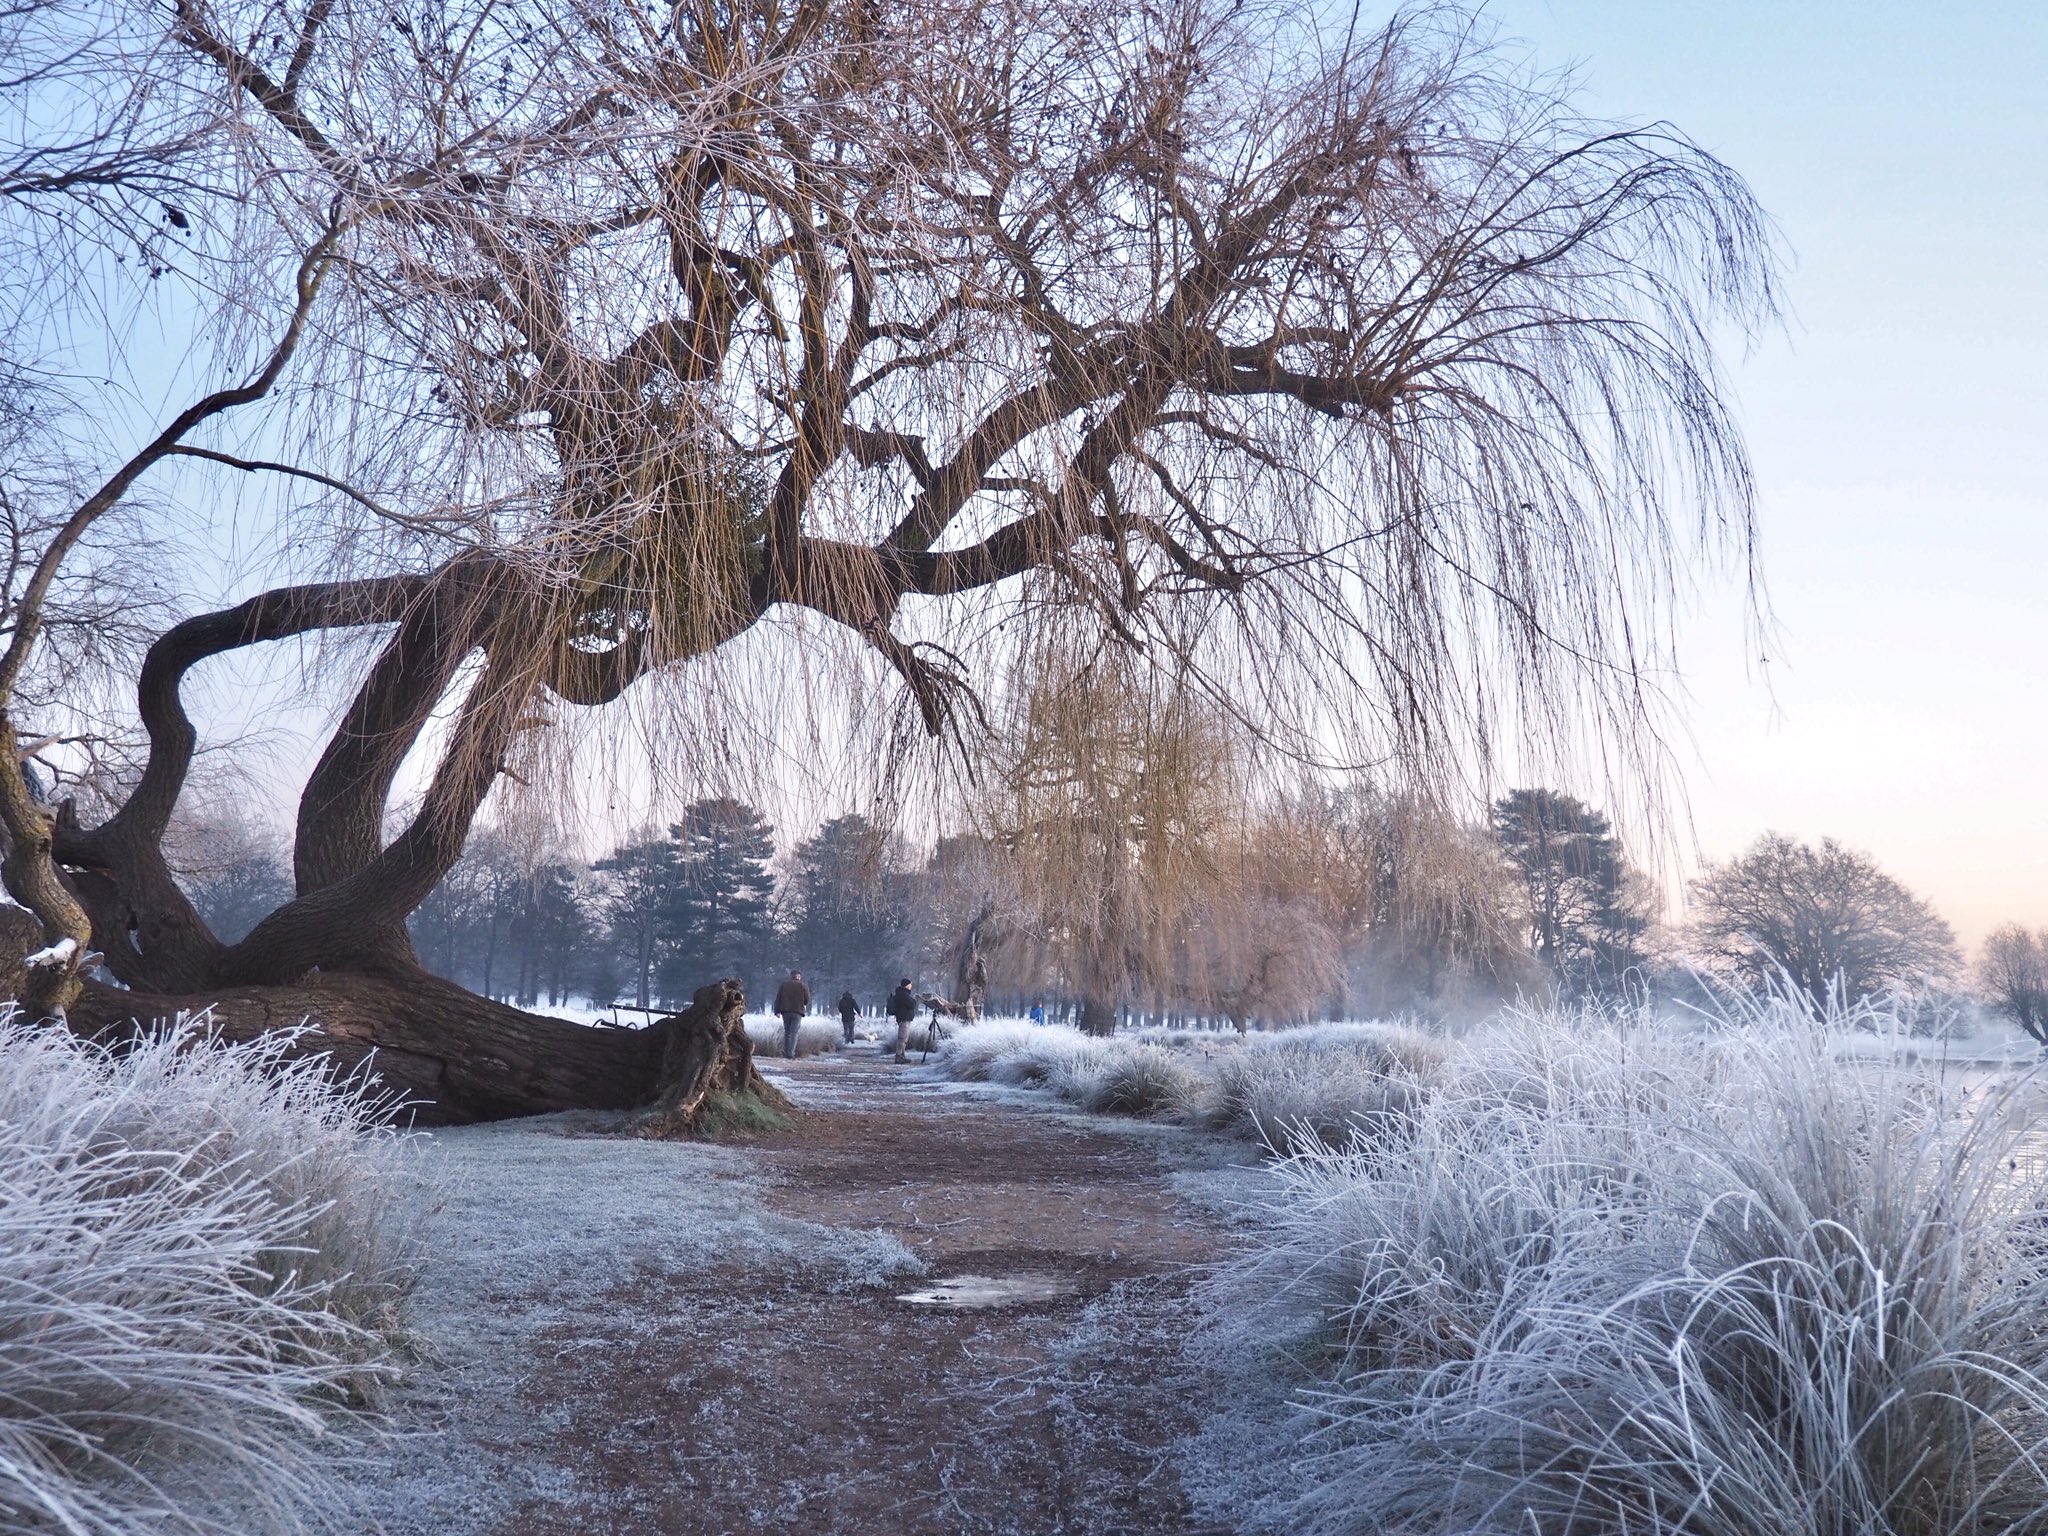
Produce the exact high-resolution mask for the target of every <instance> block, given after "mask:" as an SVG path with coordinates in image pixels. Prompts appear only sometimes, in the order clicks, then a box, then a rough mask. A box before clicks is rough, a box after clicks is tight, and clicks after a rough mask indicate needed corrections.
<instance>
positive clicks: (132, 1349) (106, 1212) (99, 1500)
mask: <svg viewBox="0 0 2048 1536" xmlns="http://www.w3.org/2000/svg"><path fill="white" fill-rule="evenodd" d="M290 1048H291V1041H290V1039H289V1038H288V1037H286V1036H274V1037H272V1038H270V1039H269V1040H267V1041H265V1042H263V1043H260V1044H257V1045H251V1046H236V1047H222V1046H219V1045H216V1044H214V1043H212V1042H211V1041H209V1040H208V1039H207V1037H206V1036H205V1034H204V1032H203V1029H201V1028H199V1027H198V1026H191V1025H188V1026H186V1027H184V1028H181V1029H178V1030H175V1031H170V1032H166V1033H164V1034H160V1035H158V1036H155V1037H153V1038H150V1039H147V1040H145V1041H143V1042H141V1043H139V1044H137V1045H136V1046H134V1047H133V1048H132V1049H130V1050H128V1051H126V1052H125V1053H123V1054H121V1055H114V1054H111V1053H109V1052H107V1051H104V1050H101V1049H98V1048H96V1047H93V1046H90V1045H86V1044H83V1043H80V1042H79V1041H77V1040H75V1039H73V1038H72V1037H70V1036H68V1035H66V1034H64V1033H62V1032H61V1031H56V1030H47V1029H45V1030H38V1029H32V1028H30V1027H28V1026H26V1025H24V1024H22V1023H21V1022H20V1021H19V1020H18V1019H16V1018H14V1017H12V1016H11V1015H9V1016H8V1017H6V1018H4V1019H0V1530H4V1531H23V1532H27V1531H62V1532H67V1533H73V1536H122V1533H131V1532H143V1531H149V1532H159V1531H161V1532H198V1531H216V1530H220V1531H227V1530H232V1531H235V1532H262V1531H287V1530H293V1529H297V1528H298V1527H299V1524H300V1517H301V1516H302V1515H303V1514H304V1513H305V1512H306V1511H308V1510H310V1509H312V1508H314V1507H315V1506H316V1505H317V1504H318V1503H319V1502H320V1501H321V1499H322V1497H323V1493H324V1490H325V1487H326V1478H327V1474H328V1471H329V1469H330V1467H331V1465H332V1463H333V1462H334V1460H335V1458H336V1455H337V1451H336V1447H335V1446H334V1445H333V1444H332V1443H331V1442H332V1441H333V1440H334V1439H335V1438H336V1436H335V1435H333V1434H331V1433H329V1431H330V1429H331V1427H332V1421H333V1419H334V1415H335V1413H336V1411H337V1410H340V1409H343V1408H345V1407H346V1406H347V1405H349V1404H351V1403H356V1402H360V1401H362V1400H363V1398H364V1397H365V1396H366V1394H372V1393H373V1392H374V1390H375V1388H376V1386H377V1385H378V1382H379V1378H380V1376H381V1374H382V1371H383V1367H382V1365H381V1363H380V1362H381V1359H382V1357H383V1355H384V1352H385V1348H386V1346H387V1344H388V1342H389V1338H390V1335H391V1334H392V1333H393V1332H394V1331H395V1329H396V1326H397V1322H398V1312H399V1307H400V1304H401V1303H402V1302H403V1300H404V1298H405V1295H406V1293H407V1290H408V1288H409V1287H410V1285H411V1284H412V1283H413V1280H414V1276H415V1264H416V1258H417V1252H418V1248H417V1243H416V1241H415V1236H414V1231H413V1227H412V1223H411V1220H410V1219H409V1218H408V1217H406V1216H405V1215H403V1214H402V1212H403V1211H404V1210H405V1209H408V1208H411V1207H413V1206H415V1205H416V1202H414V1201H411V1200H410V1198H409V1197H410V1190H409V1185H410V1184H411V1182H412V1176H411V1174H410V1172H409V1170H408V1166H407V1162H406V1155H405V1149H404V1147H403V1146H402V1144H401V1141H400V1139H399V1138H398V1137H397V1136H396V1135H395V1134H394V1133H392V1132H391V1131H390V1130H389V1129H388V1128H386V1127H385V1125H384V1123H383V1116H382V1114H381V1113H380V1107H379V1105H378V1103H377V1101H376V1098H375V1096H374V1095H373V1093H372V1091H371V1088H370V1086H369V1085H368V1084H366V1083H365V1082H362V1081H360V1080H358V1081H353V1082H349V1083H344V1084H336V1083H334V1082H333V1081H331V1080H330V1078H329V1076H328V1074H327V1073H326V1071H325V1070H324V1065H323V1063H321V1062H320V1061H319V1060H317V1059H307V1058H300V1059H296V1060H294V1059H291V1058H290V1056H289V1051H290ZM230 1508H232V1509H233V1510H234V1511H235V1513H234V1515H233V1518H232V1520H231V1521H229V1520H227V1519H226V1518H225V1517H223V1516H222V1515H221V1512H222V1511H223V1510H226V1509H230Z"/></svg>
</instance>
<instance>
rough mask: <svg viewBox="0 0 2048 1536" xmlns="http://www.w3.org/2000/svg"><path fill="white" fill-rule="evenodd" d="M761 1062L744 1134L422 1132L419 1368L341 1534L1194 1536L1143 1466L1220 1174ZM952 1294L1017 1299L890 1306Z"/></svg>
mask: <svg viewBox="0 0 2048 1536" xmlns="http://www.w3.org/2000/svg"><path fill="white" fill-rule="evenodd" d="M771 1072H772V1073H773V1075H775V1076H776V1077H777V1079H778V1080H779V1081H782V1082H783V1083H784V1084H785V1086H786V1087H787V1088H788V1089H789V1090H790V1091H791V1093H792V1094H793V1096H794V1097H795V1098H796V1099H797V1100H798V1102H799V1104H800V1105H801V1106H802V1112H801V1114H800V1116H799V1117H798V1120H797V1123H796V1124H795V1125H794V1126H793V1127H792V1128H790V1129H789V1130H787V1131H778V1132H770V1133H765V1134H762V1135H759V1136H757V1137H755V1138H752V1139H750V1140H749V1141H748V1142H746V1143H745V1144H743V1145H737V1146H734V1145H727V1146H724V1147H719V1148H708V1147H682V1148H677V1147H671V1146H666V1145H664V1144H659V1143H654V1144H650V1143H632V1142H621V1141H618V1140H616V1139H607V1138H604V1137H601V1136H592V1135H590V1134H589V1132H590V1131H592V1130H601V1129H603V1127H601V1126H592V1125H588V1124H579V1123H576V1122H566V1123H557V1124H552V1125H550V1124H546V1123H529V1124H528V1125H527V1126H525V1127H519V1126H514V1127H506V1128H488V1129H482V1130H479V1131H475V1132H467V1133H457V1134H456V1135H454V1136H444V1137H443V1138H440V1139H439V1140H438V1141H437V1144H436V1146H435V1148H434V1150H433V1151H432V1153H431V1154H430V1157H429V1159H428V1160H429V1163H430V1164H438V1163H443V1162H445V1163H446V1164H447V1165H448V1167H449V1168H450V1169H451V1170H452V1174H453V1177H454V1178H455V1179H456V1180H457V1181H458V1183H459V1186H460V1189H459V1192H458V1194H457V1195H456V1196H455V1197H453V1198H452V1199H451V1200H450V1201H449V1202H448V1208H447V1209H445V1210H444V1211H443V1212H442V1213H441V1214H440V1216H439V1217H438V1218H437V1230H439V1231H441V1232H442V1233H443V1234H444V1236H443V1237H442V1239H441V1240H440V1244H441V1246H440V1249H439V1252H438V1254H437V1261H436V1266H435V1268H434V1269H432V1270H430V1272H429V1274H428V1276H427V1278H426V1281H425V1282H424V1283H423V1286H422V1289H421V1294H420V1298H419V1305H418V1315H419V1319H420V1323H419V1330H420V1336H421V1346H422V1350H423V1352H424V1355H425V1358H424V1359H423V1361H422V1363H421V1365H420V1367H419V1368H418V1370H417V1371H416V1372H415V1374H414V1376H413V1378H412V1379H411V1380H410V1381H409V1382H408V1383H407V1384H406V1386H405V1387H404V1388H403V1389H402V1390H401V1392H400V1394H399V1397H398V1400H397V1403H396V1416H397V1418H398V1420H399V1421H400V1423H401V1425H402V1427H403V1428H404V1429H405V1432H406V1434H405V1439H404V1440H403V1441H401V1443H400V1446H399V1447H398V1451H397V1454H395V1455H390V1454H380V1455H379V1456H377V1457H376V1458H374V1459H373V1461H372V1462H371V1463H370V1464H368V1465H366V1466H365V1467H364V1469H363V1476H362V1478H361V1480H360V1483H359V1486H360V1487H361V1489H362V1492H363V1500H364V1502H363V1505H362V1507H361V1508H360V1509H359V1510H357V1511H355V1512H354V1513H355V1516H356V1517H357V1518H359V1519H361V1520H363V1521H364V1522H365V1523H368V1522H376V1523H380V1524H382V1525H384V1526H385V1528H387V1529H389V1530H391V1531H393V1532H394V1533H400V1536H407V1533H412V1532H419V1533H427V1532H431V1533H433V1536H464V1533H467V1532H476V1533H520V1536H526V1533H532V1536H589V1533H595V1532H607V1533H609V1532H622V1533H623V1532H648V1533H674V1536H685V1533H688V1536H695V1533H706V1536H715V1533H725V1532H731V1533H740V1532H784V1531H787V1532H805V1533H819V1536H828V1533H842V1532H843V1533H856V1532H860V1533H869V1532H891V1533H896V1532H901V1533H923V1532H931V1533H940V1532H943V1533H947V1536H970V1533H991V1536H996V1533H1012V1532H1015V1533H1027V1532H1028V1533H1091V1536H1093V1533H1101V1536H1110V1533H1125V1532H1129V1533H1133V1536H1136V1533H1141V1532H1142V1533H1162V1536H1163V1533H1175V1532H1194V1531H1205V1530H1216V1529H1220V1528H1219V1527H1214V1526H1208V1525H1204V1524H1202V1523H1201V1522H1200V1521H1199V1520H1198V1519H1197V1518H1196V1516H1195V1515H1194V1514H1193V1513H1192V1511H1191V1509H1190V1506H1189V1502H1188V1499H1187V1497H1186V1495H1185V1494H1184V1492H1183V1490H1182V1487H1181V1481H1180V1476H1179V1472H1178V1469H1177V1465H1176V1459H1175V1446H1176V1442H1177V1441H1178V1440H1179V1439H1180V1438H1181V1437H1182V1436H1184V1435H1185V1434H1186V1433H1187V1432H1188V1431H1189V1430H1191V1429H1192V1428H1193V1427H1194V1426H1195V1425H1196V1423H1197V1422H1198V1421H1199V1420H1200V1418H1201V1417H1202V1416H1203V1414H1204V1412H1205V1411H1206V1409H1207V1407H1208V1404H1209V1395H1208V1394H1209V1393H1210V1391H1211V1388H1210V1386H1209V1384H1208V1383H1206V1382H1205V1381H1203V1380H1202V1378H1201V1377H1200V1376H1199V1375H1198V1374H1197V1373H1196V1372H1195V1371H1194V1370H1193V1369H1192V1368H1190V1367H1189V1366H1188V1365H1187V1364H1186V1362H1185V1361H1184V1359H1183V1357H1182V1354H1181V1349H1180V1343H1181V1339H1182V1337H1183V1335H1184V1332H1185V1329H1186V1327H1187V1324H1188V1319H1187V1318H1186V1316H1185V1315H1184V1312H1183V1301H1184V1298H1185V1295H1186V1292H1187V1288H1188V1286H1189V1284H1190V1282H1191V1280H1192V1278H1193V1277H1194V1275H1195V1274H1196V1273H1197V1272H1198V1270H1199V1268H1200V1266H1202V1265H1203V1264H1205V1263H1206V1262H1207V1261H1209V1260H1211V1259H1213V1258H1215V1257H1217V1256H1218V1255H1219V1254H1220V1253H1221V1252H1222V1251H1223V1250H1224V1248H1225V1247H1226V1245H1227V1243H1228V1235H1227V1232H1226V1231H1225V1229H1224V1226H1223V1224H1222V1221H1221V1219H1220V1218H1219V1217H1218V1216H1217V1215H1216V1214H1215V1207H1214V1205H1213V1204H1212V1203H1211V1202H1208V1201H1203V1200H1191V1199H1189V1198H1187V1197H1186V1196H1185V1194H1184V1193H1182V1192H1181V1191H1185V1190H1187V1189H1189V1188H1191V1187H1201V1188H1204V1189H1206V1188H1208V1187H1210V1184H1211V1183H1212V1182H1213V1181H1214V1180H1227V1179H1229V1178H1230V1177H1231V1176H1232V1175H1231V1174H1230V1173H1229V1172H1228V1170H1227V1169H1217V1165H1220V1164H1227V1163H1230V1162H1233V1161H1243V1160H1245V1159H1246V1157H1247V1156H1248V1154H1247V1153H1246V1152H1245V1151H1244V1150H1243V1149H1239V1148H1234V1147H1231V1146H1230V1145H1229V1144H1224V1143H1218V1142H1216V1141H1214V1140H1213V1139H1212V1138H1207V1137H1202V1136H1198V1135H1195V1134H1193V1133H1189V1132H1184V1131H1177V1130H1172V1129H1169V1128H1164V1127H1155V1126H1134V1125H1120V1124H1117V1123H1114V1122H1106V1121H1102V1120H1099V1119H1086V1120H1084V1119H1081V1118H1079V1117H1076V1116H1072V1115H1067V1114H1061V1113H1058V1112H1055V1111H1053V1110H1051V1109H1050V1108H1048V1107H1046V1106H1045V1105H1044V1104H1043V1102H1042V1101H1039V1102H1036V1103H1033V1102H1029V1101H1026V1100H1024V1099H1023V1098H1022V1096H1018V1095H1008V1096H1005V1095H1001V1094H992V1093H990V1092H988V1091H982V1092H963V1091H961V1089H960V1088H959V1087H958V1085H950V1084H944V1083H940V1082H937V1081H935V1080H934V1079H933V1078H932V1077H931V1076H930V1075H928V1074H923V1073H918V1072H909V1073H906V1072H905V1071H904V1070H903V1069H901V1068H897V1067H893V1066H891V1065H889V1064H887V1063H886V1062H884V1061H881V1060H879V1059H876V1058H875V1057H873V1056H872V1055H871V1054H869V1053H868V1052H866V1051H865V1050H863V1051H861V1052H859V1053H858V1054H857V1055H853V1056H848V1055H831V1056H823V1057H815V1058H811V1059H808V1060H805V1061H801V1062H796V1063H780V1062H778V1063H773V1064H771ZM1205 1168H1208V1169H1211V1170H1214V1171H1213V1172H1211V1173H1204V1172H1202V1171H1200V1170H1203V1169H1205ZM429 1171H430V1172H433V1171H435V1170H434V1169H433V1168H430V1170H429ZM899 1243H900V1245H901V1246H900V1247H899V1246H898V1244H899ZM906 1249H907V1250H908V1254H905V1252H904V1250H906ZM919 1271H922V1273H919ZM961 1277H986V1278H988V1279H990V1280H993V1281H996V1282H1000V1284H998V1285H997V1286H996V1287H995V1289H997V1290H999V1291H1000V1290H1003V1289H1005V1287H1006V1286H1007V1287H1009V1288H1013V1289H1016V1290H1019V1291H1021V1292H1022V1295H1021V1296H1007V1297H1005V1298H1003V1299H1001V1300H999V1301H997V1302H996V1303H995V1304H993V1305H985V1306H956V1305H949V1304H943V1303H942V1304H926V1303H919V1302H917V1301H914V1300H907V1299H905V1298H906V1297H907V1296H914V1295H916V1294H918V1293H921V1292H931V1291H934V1290H936V1291H938V1292H939V1293H940V1294H941V1296H942V1298H946V1299H952V1298H954V1297H957V1295H958V1293H959V1292H960V1291H961V1289H962V1287H963V1285H964V1286H965V1288H966V1290H967V1291H968V1293H969V1294H968V1295H967V1297H966V1299H968V1300H977V1299H981V1298H980V1296H979V1294H978V1291H977V1288H976V1286H975V1284H974V1282H973V1281H972V1280H969V1281H965V1282H963V1281H962V1279H961Z"/></svg>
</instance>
